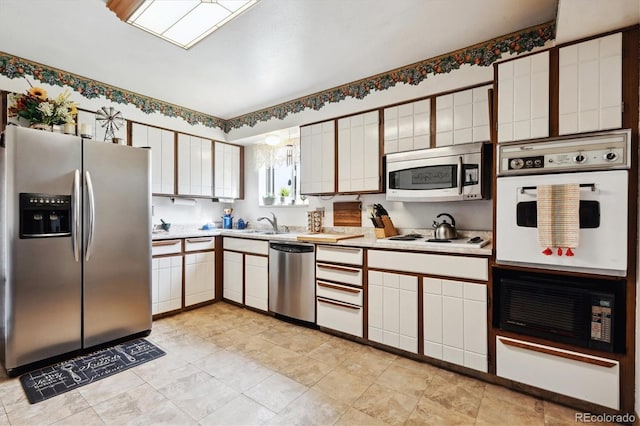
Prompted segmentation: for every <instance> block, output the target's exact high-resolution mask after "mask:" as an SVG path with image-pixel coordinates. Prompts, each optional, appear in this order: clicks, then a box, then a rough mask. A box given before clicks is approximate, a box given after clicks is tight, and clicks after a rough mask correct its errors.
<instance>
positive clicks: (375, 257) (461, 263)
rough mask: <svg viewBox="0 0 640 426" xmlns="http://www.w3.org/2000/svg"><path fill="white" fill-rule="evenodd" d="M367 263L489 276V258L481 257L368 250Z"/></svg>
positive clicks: (416, 270) (405, 269) (434, 272)
mask: <svg viewBox="0 0 640 426" xmlns="http://www.w3.org/2000/svg"><path fill="white" fill-rule="evenodd" d="M367 263H368V265H369V267H370V268H376V269H389V270H392V271H393V270H395V271H403V272H414V273H418V274H426V275H443V276H448V277H456V278H469V279H476V280H482V281H486V280H487V279H488V278H489V260H488V259H487V258H483V257H466V256H448V255H443V254H427V253H425V254H423V253H407V252H402V251H382V250H369V251H368V254H367Z"/></svg>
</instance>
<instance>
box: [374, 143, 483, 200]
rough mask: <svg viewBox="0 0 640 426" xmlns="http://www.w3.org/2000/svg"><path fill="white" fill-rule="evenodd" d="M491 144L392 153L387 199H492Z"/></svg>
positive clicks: (388, 159) (388, 163)
mask: <svg viewBox="0 0 640 426" xmlns="http://www.w3.org/2000/svg"><path fill="white" fill-rule="evenodd" d="M492 153H493V149H492V145H491V144H490V143H485V142H477V143H469V144H463V145H451V146H445V147H439V148H431V149H421V150H417V151H409V152H399V153H394V154H389V155H387V157H386V161H387V187H386V192H387V200H390V201H421V202H425V201H463V200H481V199H487V198H491V164H492V158H493V155H492Z"/></svg>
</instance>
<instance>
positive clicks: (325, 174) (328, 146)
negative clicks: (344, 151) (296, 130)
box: [300, 120, 336, 194]
mask: <svg viewBox="0 0 640 426" xmlns="http://www.w3.org/2000/svg"><path fill="white" fill-rule="evenodd" d="M335 126H336V124H335V121H334V120H331V121H327V122H324V123H318V124H314V125H311V126H304V127H301V128H300V192H301V193H302V194H333V193H335V191H336V188H335V173H336V169H335V155H336V152H335Z"/></svg>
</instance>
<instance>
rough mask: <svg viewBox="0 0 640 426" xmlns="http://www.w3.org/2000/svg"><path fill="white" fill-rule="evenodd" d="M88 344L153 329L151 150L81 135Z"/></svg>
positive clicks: (85, 338) (84, 333) (96, 343)
mask: <svg viewBox="0 0 640 426" xmlns="http://www.w3.org/2000/svg"><path fill="white" fill-rule="evenodd" d="M83 154H84V162H83V166H84V171H83V177H84V184H85V185H84V193H85V197H84V231H83V232H84V235H83V241H84V245H85V247H84V255H83V258H84V261H85V264H84V309H83V319H84V331H83V347H85V348H88V347H92V346H95V345H99V344H101V343H105V342H109V341H112V340H115V339H119V338H121V337H125V336H129V335H131V334H136V333H140V332H144V331H147V330H151V177H150V176H151V175H150V167H151V165H150V150H148V149H144V148H134V147H129V146H124V145H116V144H111V143H104V142H97V141H92V140H83Z"/></svg>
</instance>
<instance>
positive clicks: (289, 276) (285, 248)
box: [269, 241, 316, 323]
mask: <svg viewBox="0 0 640 426" xmlns="http://www.w3.org/2000/svg"><path fill="white" fill-rule="evenodd" d="M315 258H316V256H315V246H314V245H313V244H304V243H288V242H273V241H272V242H270V243H269V310H270V311H271V312H275V313H276V314H280V315H284V316H286V317H290V318H295V319H298V320H302V321H307V322H311V323H315V322H316V285H315V275H316V274H315Z"/></svg>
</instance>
